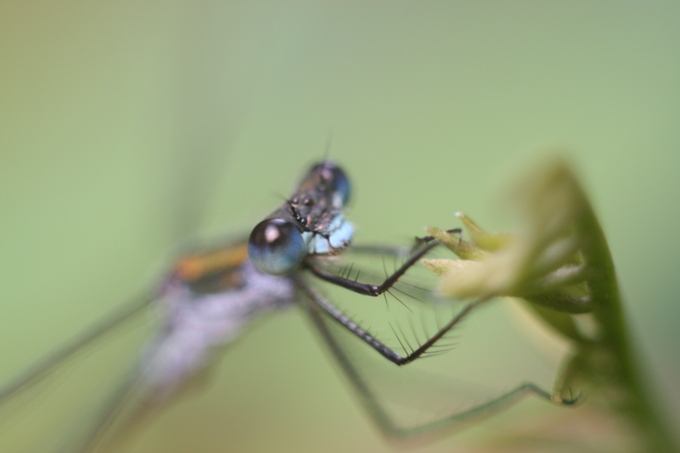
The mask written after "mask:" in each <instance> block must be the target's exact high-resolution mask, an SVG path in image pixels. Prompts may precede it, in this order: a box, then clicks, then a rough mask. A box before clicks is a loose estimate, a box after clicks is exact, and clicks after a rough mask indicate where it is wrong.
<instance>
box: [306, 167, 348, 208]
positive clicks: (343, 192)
mask: <svg viewBox="0 0 680 453" xmlns="http://www.w3.org/2000/svg"><path fill="white" fill-rule="evenodd" d="M310 172H318V173H320V174H321V177H322V180H323V181H324V183H325V184H327V185H328V186H329V187H330V189H331V190H332V191H333V192H334V193H336V194H338V195H339V196H340V199H341V200H342V204H343V205H346V204H347V202H348V201H349V196H350V192H351V190H350V185H349V178H348V177H347V174H346V173H345V171H344V170H343V169H342V168H340V166H339V165H337V164H335V163H333V162H331V161H328V160H327V161H324V162H321V163H319V164H316V165H314V166H313V167H312V169H311V170H310Z"/></svg>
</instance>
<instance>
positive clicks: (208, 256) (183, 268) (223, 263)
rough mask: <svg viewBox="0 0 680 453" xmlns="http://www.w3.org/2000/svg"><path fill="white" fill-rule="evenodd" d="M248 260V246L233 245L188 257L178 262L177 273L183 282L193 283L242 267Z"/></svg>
mask: <svg viewBox="0 0 680 453" xmlns="http://www.w3.org/2000/svg"><path fill="white" fill-rule="evenodd" d="M247 258H248V246H247V245H246V244H239V245H233V246H228V247H225V248H221V249H219V250H213V251H210V252H205V253H200V254H196V255H189V256H186V257H184V258H182V259H181V260H179V261H178V262H177V264H176V266H175V271H176V274H177V275H178V276H179V277H180V278H181V279H182V280H184V281H190V282H191V281H195V280H198V279H200V278H201V277H202V276H204V275H209V274H215V273H218V272H220V271H222V270H225V271H226V270H229V269H231V268H234V267H237V266H240V265H241V264H242V263H243V262H244V261H245V260H246V259H247Z"/></svg>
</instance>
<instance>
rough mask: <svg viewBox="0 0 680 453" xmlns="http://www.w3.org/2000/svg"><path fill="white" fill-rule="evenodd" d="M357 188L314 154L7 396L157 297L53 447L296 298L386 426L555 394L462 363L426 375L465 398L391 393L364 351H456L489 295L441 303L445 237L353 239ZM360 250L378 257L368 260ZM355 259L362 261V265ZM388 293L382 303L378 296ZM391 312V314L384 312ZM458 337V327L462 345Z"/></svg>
mask: <svg viewBox="0 0 680 453" xmlns="http://www.w3.org/2000/svg"><path fill="white" fill-rule="evenodd" d="M350 192H351V189H350V183H349V180H348V178H347V176H346V174H345V173H344V171H343V170H342V169H341V168H340V167H339V166H338V165H336V164H334V163H332V162H330V161H323V162H320V163H318V164H316V165H314V166H312V167H311V169H310V170H309V171H308V172H307V173H306V175H305V176H304V177H303V179H302V181H301V182H300V184H299V185H298V187H297V189H296V191H295V193H294V194H293V195H292V196H291V197H290V198H288V199H287V200H286V201H285V202H284V203H283V204H282V206H281V207H280V208H279V209H277V210H276V211H274V212H273V213H272V214H271V215H270V216H268V217H267V218H266V219H265V220H263V221H262V222H260V223H259V224H258V225H257V226H256V227H255V228H254V229H253V230H252V232H251V234H250V236H249V238H243V239H241V240H237V241H233V242H230V243H228V244H226V245H221V246H219V247H214V248H210V249H207V250H204V251H200V252H196V253H194V254H189V255H186V256H184V257H182V258H181V259H179V260H177V262H176V263H175V264H174V265H173V266H172V268H171V270H170V271H169V272H168V273H167V276H166V277H165V278H163V279H162V281H161V282H160V284H159V285H158V286H157V287H155V288H153V289H152V290H151V291H150V292H149V293H148V294H146V295H144V296H143V297H142V298H140V299H139V300H137V301H135V302H134V303H132V304H130V305H127V306H123V307H122V308H121V309H120V310H119V311H118V312H116V313H113V314H111V315H110V316H108V317H107V318H105V319H104V320H103V321H102V322H101V323H99V324H97V325H95V326H93V327H92V328H91V329H89V330H87V331H85V332H84V333H82V334H81V335H80V336H78V337H76V338H75V339H74V341H72V342H71V343H70V344H69V345H67V346H66V347H64V348H62V349H60V350H57V351H55V352H53V353H51V354H50V355H48V356H47V357H46V358H45V359H44V360H42V361H40V362H38V363H37V364H35V365H34V366H33V367H31V368H30V369H28V370H27V371H26V372H24V373H22V374H20V375H19V376H18V377H17V378H16V379H15V380H13V381H11V382H10V383H9V384H8V385H6V386H5V387H4V390H3V391H2V393H0V403H2V404H3V405H5V404H6V403H7V402H8V401H11V400H13V399H15V398H18V397H19V396H20V395H21V394H23V393H24V392H25V391H26V390H27V389H29V388H31V387H33V386H35V384H36V383H37V382H39V381H41V380H43V378H44V377H46V376H47V375H49V374H50V373H51V372H52V371H53V370H54V369H56V368H58V367H59V365H60V364H61V363H62V362H63V361H64V360H66V359H68V358H69V357H71V356H72V355H74V354H75V353H77V352H79V351H81V350H83V349H84V348H85V347H86V346H88V345H89V344H91V343H93V342H95V340H97V339H98V338H100V337H102V336H103V335H104V334H105V333H107V332H109V331H110V330H112V329H113V328H115V327H116V326H118V325H120V324H122V323H124V322H125V321H127V320H128V319H130V318H132V317H133V316H134V315H136V314H138V313H140V312H142V311H144V310H145V309H148V308H150V307H151V308H153V309H154V310H156V311H157V312H158V313H159V315H157V316H159V317H160V321H159V324H160V326H159V328H158V329H157V331H156V332H155V334H154V335H153V337H152V338H151V340H149V341H148V343H147V346H146V347H145V349H144V351H143V354H142V358H141V360H140V361H139V363H138V364H137V365H135V366H134V367H133V369H132V370H131V371H130V372H129V374H128V376H127V378H126V379H125V380H124V382H122V383H121V384H120V386H119V388H118V390H117V391H115V392H113V393H112V394H111V396H110V397H109V399H108V401H107V402H105V403H103V404H102V405H101V408H100V409H99V410H98V411H97V413H96V414H97V415H96V416H93V417H91V418H89V419H88V420H87V421H86V422H85V423H84V424H83V425H84V427H82V429H80V430H79V432H78V435H76V436H69V437H68V439H67V440H65V441H63V442H64V443H63V444H57V445H55V446H54V450H55V451H69V452H70V451H92V450H95V449H98V448H100V447H104V446H105V445H106V444H107V443H108V442H109V441H111V438H112V437H113V434H112V433H117V432H120V431H123V430H124V429H125V428H126V427H128V426H129V425H130V420H134V419H135V417H138V416H140V414H143V413H145V412H146V411H148V410H149V409H150V408H153V407H155V405H156V404H158V403H159V402H160V401H162V400H164V399H166V398H167V397H168V396H170V395H172V394H174V393H175V392H176V391H177V390H178V389H179V388H181V387H182V386H183V385H185V384H186V383H187V382H190V381H191V378H192V377H194V376H195V375H196V373H197V372H198V370H200V369H201V368H202V367H203V366H204V365H205V364H206V363H208V362H209V361H210V359H211V357H212V354H213V352H214V350H215V349H216V348H217V347H218V346H220V345H224V344H227V343H229V342H231V341H232V340H234V339H236V338H237V337H238V336H239V334H240V333H241V332H242V331H243V330H244V328H245V327H247V325H248V324H249V323H250V322H251V321H252V320H253V319H255V318H256V317H257V316H258V315H260V314H263V313H266V312H273V311H276V310H280V309H283V308H286V307H288V306H291V305H298V306H300V307H302V308H303V309H304V311H305V312H306V313H307V314H308V315H309V318H310V319H311V321H312V324H313V325H314V326H315V327H316V328H317V330H318V332H319V334H320V336H321V338H323V340H324V341H325V343H326V345H327V346H328V348H329V350H330V351H331V353H332V355H333V356H334V357H335V358H336V359H337V362H338V363H339V364H340V366H341V369H342V370H343V371H344V373H345V375H346V377H347V378H348V379H349V381H350V382H351V383H352V385H353V387H354V388H355V389H356V391H357V393H358V395H359V397H360V399H361V401H362V402H363V403H364V405H365V406H366V408H367V410H368V412H369V413H370V415H371V416H372V418H373V419H374V420H375V421H376V422H377V424H378V425H379V426H380V428H381V429H382V430H383V431H384V432H386V433H387V434H388V435H407V434H414V433H420V432H423V431H426V430H429V429H432V428H436V427H439V426H442V425H446V424H451V423H454V422H456V421H459V420H463V419H466V418H468V417H470V416H472V415H476V414H480V413H483V412H486V411H490V410H492V409H494V408H496V407H498V406H499V405H500V404H502V403H505V402H509V401H511V400H513V399H515V398H517V397H519V396H521V395H523V394H526V393H536V394H538V395H540V396H543V397H548V394H547V393H546V392H544V391H542V390H540V389H539V387H538V386H536V385H534V384H529V383H526V382H529V381H530V380H531V381H532V382H533V379H532V378H531V377H530V376H525V375H522V376H521V377H515V376H509V375H508V376H507V379H505V381H504V383H503V385H502V386H501V388H493V385H492V382H493V381H494V379H496V378H497V376H495V375H491V376H488V377H489V379H488V381H484V379H475V382H471V380H470V379H468V380H467V381H466V379H465V376H466V370H455V371H456V373H457V374H456V376H455V377H451V374H455V373H449V374H447V375H443V376H442V375H435V374H432V375H428V379H429V378H432V379H434V380H437V379H439V381H440V382H441V381H442V380H443V387H444V388H445V389H448V391H449V392H450V393H452V397H451V401H455V402H456V403H455V404H453V405H451V406H449V407H434V406H433V404H432V401H435V400H437V401H438V400H441V401H444V399H441V397H440V396H436V397H435V398H434V399H433V398H430V399H429V400H427V401H428V402H426V403H421V404H418V402H417V401H416V403H415V404H413V400H414V399H415V400H417V399H418V398H420V397H419V396H417V395H416V396H415V397H414V396H413V395H408V394H405V393H403V392H400V391H397V392H396V395H397V396H396V397H392V400H391V401H390V400H389V399H388V398H386V397H384V395H383V393H384V391H385V387H387V385H386V384H385V382H386V381H385V380H383V379H382V378H379V377H378V378H374V377H370V376H369V372H370V370H366V369H364V368H363V367H362V366H360V365H359V364H360V363H361V360H363V359H362V358H360V357H358V356H360V355H361V354H363V355H364V356H366V355H371V356H373V357H380V356H382V357H383V358H384V359H387V361H384V363H389V364H390V367H391V368H390V371H389V373H390V374H392V373H394V374H399V373H401V371H402V369H401V368H397V367H396V366H394V365H406V364H409V363H410V362H414V361H416V360H418V359H421V358H424V357H429V356H434V355H439V354H440V353H444V352H447V353H448V354H458V353H459V351H448V349H450V348H451V347H452V343H451V342H450V341H449V342H448V343H447V342H446V341H445V340H446V339H449V340H450V339H451V338H452V335H451V333H452V332H455V331H456V330H457V329H454V327H456V326H458V325H459V324H460V322H461V321H462V320H463V319H464V318H467V317H468V315H469V314H470V313H471V312H472V311H473V310H475V309H476V308H477V307H478V306H479V305H480V304H481V303H482V302H483V301H472V302H468V303H466V304H456V305H454V306H452V305H451V304H449V303H437V302H436V301H434V300H433V298H432V295H431V291H430V287H429V286H428V285H425V284H424V283H423V281H422V280H421V279H420V278H419V277H418V278H414V277H413V276H412V273H414V272H416V268H417V267H418V263H419V260H420V259H421V258H422V257H423V256H425V255H426V254H429V253H430V252H432V251H433V249H435V248H436V247H437V245H438V243H437V242H436V241H435V240H434V239H432V238H427V237H426V238H422V239H419V240H417V241H416V244H415V246H413V247H394V246H364V247H361V246H356V245H352V246H350V242H351V241H352V237H353V227H352V225H351V224H350V223H349V222H348V221H347V220H346V219H345V217H344V208H345V206H346V204H347V202H348V201H349V198H350ZM348 257H349V261H348ZM361 260H369V261H370V260H373V261H374V263H373V264H371V265H370V266H368V265H367V264H366V263H364V267H361ZM376 260H377V265H376ZM386 261H392V263H394V265H393V268H392V270H390V271H388V265H387V264H386ZM350 262H351V264H348V263H350ZM356 262H359V264H358V265H357V266H356V267H354V264H355V263H356ZM366 266H368V267H366ZM318 282H325V285H326V288H320V287H318V286H317V284H316V283H318ZM328 286H332V287H338V288H341V289H342V293H341V294H340V292H339V291H337V292H336V296H338V294H339V296H340V298H345V297H348V296H349V295H351V294H355V295H356V294H358V295H360V296H364V297H359V299H360V301H359V303H358V304H357V305H356V306H355V308H354V310H355V311H357V313H358V317H357V316H355V313H349V312H347V310H346V309H343V308H341V307H340V306H339V305H338V304H336V303H333V302H331V300H330V298H329V297H327V296H326V294H327V292H328V291H329V289H328ZM331 292H332V291H331ZM388 294H389V295H390V297H389V300H388V297H385V298H384V300H385V302H384V303H383V302H381V298H376V296H387V295H388ZM371 312H372V313H375V314H373V315H371V314H370V313H371ZM387 315H390V316H392V318H390V319H389V320H387V321H385V319H387V318H388V316H387ZM394 315H397V317H399V316H402V318H401V320H400V319H396V320H395V319H394V318H393V316H394ZM371 316H373V319H374V320H378V321H377V322H378V323H380V322H384V324H383V326H382V327H376V326H374V325H373V321H371V323H370V324H371V325H370V326H369V325H368V323H367V321H366V319H369V318H371ZM414 319H415V321H414ZM472 335H474V332H473V333H472ZM443 340H444V341H443ZM500 342H501V343H502V342H503V339H501V340H500ZM444 343H446V344H444ZM459 343H460V340H458V339H457V340H456V345H458V344H459ZM501 347H502V345H500V346H496V348H497V349H496V352H497V353H499V354H504V352H503V351H502V350H501V349H500V348H501ZM357 351H361V352H357ZM367 352H369V354H367ZM463 353H464V352H463ZM473 353H474V352H473ZM506 355H509V354H506ZM390 362H391V363H390ZM418 362H420V360H418ZM450 371H451V370H450V369H449V372H450ZM450 379H452V380H450ZM407 386H408V387H411V386H412V387H415V386H416V381H408V382H407ZM427 386H428V387H429V386H431V384H429V383H428V384H427ZM456 391H458V392H461V394H460V395H456V394H455V392H456ZM447 401H448V399H447ZM397 407H398V408H399V409H398V410H397V409H396V408H397ZM404 407H408V408H409V409H406V412H407V413H408V416H407V417H401V416H400V415H395V414H396V413H397V412H402V413H403V412H404ZM425 412H431V413H425Z"/></svg>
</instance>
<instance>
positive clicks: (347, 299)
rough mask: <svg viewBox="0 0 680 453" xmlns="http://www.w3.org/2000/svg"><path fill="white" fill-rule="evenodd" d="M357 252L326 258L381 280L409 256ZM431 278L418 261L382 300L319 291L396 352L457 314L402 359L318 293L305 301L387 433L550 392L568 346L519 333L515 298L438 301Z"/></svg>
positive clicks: (345, 270) (422, 428)
mask: <svg viewBox="0 0 680 453" xmlns="http://www.w3.org/2000/svg"><path fill="white" fill-rule="evenodd" d="M357 251H361V252H364V251H367V252H368V253H362V254H363V255H366V256H363V257H359V256H357V254H352V255H351V256H349V257H348V258H349V259H351V261H352V262H351V263H349V262H343V261H342V260H340V259H337V260H334V262H332V263H330V264H328V266H333V267H335V268H337V269H338V273H339V274H341V275H353V276H354V275H356V274H357V273H358V274H359V279H360V280H362V281H364V280H366V279H369V280H370V279H377V280H378V282H379V281H380V280H383V279H384V275H385V273H387V274H389V273H390V271H391V269H393V268H394V266H398V265H399V264H400V262H401V261H402V260H403V259H404V257H405V256H406V255H404V254H402V251H401V250H399V249H392V250H390V249H389V248H386V249H380V248H375V249H373V250H369V249H366V250H362V249H361V248H358V249H357ZM350 267H351V269H352V270H351V271H349V268H350ZM352 278H354V277H352ZM435 284H436V278H435V277H433V276H432V275H431V274H430V273H429V272H428V271H427V270H425V269H422V268H420V266H419V265H418V266H415V267H414V268H413V269H411V270H409V272H407V274H406V275H405V276H404V278H403V279H400V282H399V283H398V284H397V285H395V287H394V288H393V289H392V290H390V292H389V294H387V296H386V297H385V298H381V297H378V298H370V297H366V296H359V295H354V294H351V293H349V292H348V291H346V290H344V289H335V288H333V287H332V286H330V285H324V286H323V288H322V290H321V291H320V292H319V296H320V297H323V298H325V299H327V300H328V301H331V302H332V303H333V304H334V305H336V306H337V307H338V308H340V309H341V310H342V311H343V312H344V313H345V314H346V315H347V316H349V317H350V318H351V319H352V320H353V321H354V322H355V323H357V324H358V325H359V326H360V327H361V328H362V329H363V330H365V331H367V332H369V333H370V334H371V335H372V336H373V337H375V338H376V339H377V340H379V341H380V342H381V343H383V344H385V345H387V346H388V347H390V348H392V349H393V350H394V351H395V352H397V353H398V354H400V355H402V356H403V355H407V354H409V353H410V352H412V351H413V350H415V349H417V348H418V347H420V346H421V345H423V344H425V343H426V342H427V340H428V339H429V338H431V337H432V336H433V335H434V334H436V333H437V332H438V331H440V329H442V327H443V326H445V325H446V324H447V323H448V322H450V321H451V320H452V319H456V318H460V320H459V321H458V322H457V323H456V324H455V326H454V327H453V328H452V329H451V330H450V331H448V332H447V333H446V334H445V335H444V336H443V337H442V338H441V339H440V340H439V341H438V342H437V343H435V345H434V346H433V347H432V348H430V349H429V350H428V351H427V352H426V353H425V354H424V355H423V357H421V358H419V359H417V360H415V361H414V362H413V363H410V364H407V365H405V366H401V367H398V366H396V365H395V364H393V363H391V362H389V361H388V360H385V359H384V358H383V357H381V356H380V355H379V354H378V353H377V352H376V351H375V350H374V349H373V348H372V347H371V346H370V345H369V344H367V342H366V341H363V340H362V339H361V338H359V337H358V336H357V335H354V334H352V333H351V332H350V331H349V330H348V329H347V328H345V326H342V325H340V323H338V322H337V321H336V320H335V319H333V318H332V317H331V316H329V315H328V314H327V313H326V312H325V311H324V310H323V309H320V308H319V304H318V303H317V302H318V301H314V300H310V299H309V298H308V300H306V303H305V307H306V309H307V311H308V312H309V314H310V317H311V319H312V321H313V324H314V325H315V326H316V328H317V330H318V331H319V333H320V335H321V337H322V338H323V340H324V341H325V343H326V344H327V346H328V347H329V349H330V351H331V353H332V355H333V356H334V357H335V359H336V361H337V362H338V364H339V365H340V368H341V370H342V371H343V373H344V374H345V376H346V377H347V378H348V380H349V381H350V383H351V384H352V386H353V387H354V388H355V390H356V392H357V394H358V396H359V398H360V400H361V402H362V403H363V405H364V406H365V407H366V409H367V410H368V412H369V413H370V414H371V416H372V418H373V419H374V420H375V421H376V422H377V423H378V425H379V426H380V427H381V429H382V430H383V431H385V432H386V433H387V434H389V435H392V436H407V435H415V434H418V433H422V432H426V431H429V430H432V429H434V428H438V427H442V426H449V425H452V424H455V423H459V422H462V421H463V420H466V419H469V418H471V417H474V416H479V415H482V414H486V413H493V412H495V411H497V410H499V409H500V408H501V407H503V406H504V405H506V404H508V403H510V402H512V401H514V400H516V399H518V398H520V397H522V396H524V395H526V394H536V395H539V396H541V397H544V398H549V396H550V388H551V386H552V383H553V380H554V378H555V376H556V374H557V372H558V369H559V367H560V364H561V362H562V360H563V359H564V358H565V357H566V356H567V355H568V352H569V348H568V345H567V344H566V343H564V342H562V341H560V340H559V339H557V338H553V339H552V340H550V341H553V342H554V344H552V345H551V346H550V350H549V351H548V352H547V353H546V351H543V350H542V348H543V347H545V346H546V345H547V344H548V342H547V341H545V340H541V341H540V343H539V344H540V346H539V345H537V342H536V340H535V339H532V338H530V337H527V336H526V333H527V332H526V330H527V329H528V328H527V327H526V326H525V327H519V328H518V325H517V323H516V319H515V318H516V314H515V313H513V311H515V310H516V308H517V307H515V306H514V303H513V302H512V301H509V300H505V299H492V300H487V301H457V302H455V301H454V302H451V301H438V300H436V299H435V298H434V297H433V294H432V289H433V288H434V285H435ZM308 294H310V293H308ZM311 295H312V298H313V297H314V292H312V293H311Z"/></svg>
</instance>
